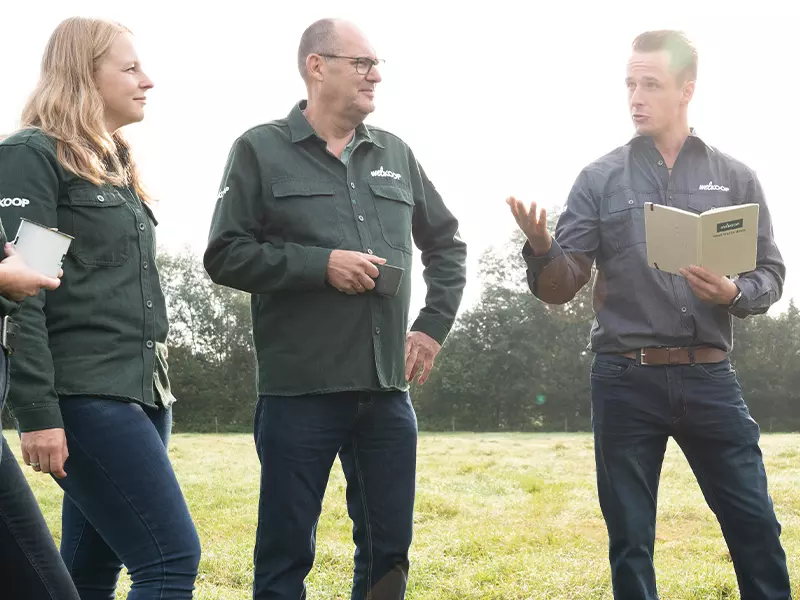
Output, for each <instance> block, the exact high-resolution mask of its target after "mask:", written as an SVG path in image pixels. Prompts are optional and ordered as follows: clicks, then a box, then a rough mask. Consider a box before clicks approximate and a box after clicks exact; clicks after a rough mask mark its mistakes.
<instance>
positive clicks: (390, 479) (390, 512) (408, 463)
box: [253, 392, 417, 600]
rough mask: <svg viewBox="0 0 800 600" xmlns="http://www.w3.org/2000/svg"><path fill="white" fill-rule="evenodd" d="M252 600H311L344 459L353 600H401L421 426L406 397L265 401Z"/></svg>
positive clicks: (259, 428)
mask: <svg viewBox="0 0 800 600" xmlns="http://www.w3.org/2000/svg"><path fill="white" fill-rule="evenodd" d="M255 441H256V450H257V451H258V456H259V459H260V460H261V496H260V499H259V507H258V531H257V533H256V546H255V552H254V562H255V580H254V584H253V598H254V600H303V599H305V597H306V586H305V578H306V576H307V575H308V573H309V571H310V570H311V567H312V565H313V563H314V553H315V545H316V529H317V522H318V520H319V516H320V511H321V510H322V500H323V496H324V494H325V488H326V486H327V483H328V477H329V475H330V471H331V467H332V466H333V463H334V460H335V459H336V455H337V454H338V455H339V459H340V460H341V463H342V470H343V471H344V475H345V478H346V480H347V510H348V513H349V515H350V518H351V520H352V521H353V541H354V542H355V545H356V551H355V573H354V577H353V588H352V595H351V598H352V600H402V598H404V597H405V591H406V581H407V579H408V570H409V561H408V549H409V547H410V546H411V537H412V527H413V519H414V518H413V512H414V492H415V479H416V460H417V418H416V415H415V413H414V409H413V407H412V406H411V400H410V398H409V396H408V394H407V393H405V392H380V393H360V392H352V393H341V394H326V395H318V396H300V397H277V396H262V397H260V398H259V400H258V405H257V407H256V415H255Z"/></svg>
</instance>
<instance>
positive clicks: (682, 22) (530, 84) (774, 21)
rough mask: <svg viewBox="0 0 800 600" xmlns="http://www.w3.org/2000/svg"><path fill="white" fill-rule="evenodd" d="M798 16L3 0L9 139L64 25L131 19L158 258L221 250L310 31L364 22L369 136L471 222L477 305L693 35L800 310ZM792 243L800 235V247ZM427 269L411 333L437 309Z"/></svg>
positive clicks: (678, 7)
mask: <svg viewBox="0 0 800 600" xmlns="http://www.w3.org/2000/svg"><path fill="white" fill-rule="evenodd" d="M792 5H793V3H791V2H785V3H780V2H778V1H775V0H761V1H760V2H746V3H745V2H741V3H737V2H735V1H727V2H718V1H711V0H702V1H699V0H693V1H689V2H687V1H684V0H682V1H673V2H631V1H620V0H607V1H606V2H560V3H550V2H549V3H546V5H545V6H546V7H547V8H546V9H545V10H546V11H548V12H545V11H544V10H542V9H540V8H530V6H540V4H534V3H523V2H505V1H500V0H497V1H493V2H482V3H481V4H480V5H475V6H476V7H477V6H480V8H476V9H468V8H465V5H464V3H458V4H456V3H453V4H452V5H451V7H445V3H444V2H442V1H441V0H440V1H439V2H431V1H430V0H428V1H425V2H423V1H419V0H405V1H404V2H375V1H373V2H362V1H355V0H353V1H349V2H345V1H341V2H336V1H332V0H328V1H319V0H306V1H304V2H290V1H284V2H252V1H251V2H242V1H238V0H225V1H224V2H213V3H207V4H205V6H203V5H202V4H201V2H177V1H169V2H167V1H166V0H161V1H159V2H154V1H152V0H141V1H139V2H124V3H123V2H114V1H109V0H106V1H98V0H60V1H58V2H52V1H48V2H13V1H11V0H8V1H3V2H2V7H0V23H2V35H1V36H0V48H2V51H0V75H1V76H2V93H0V132H10V131H12V130H13V129H14V128H16V127H17V125H18V118H19V114H20V111H21V108H22V105H23V103H24V101H25V99H26V97H27V95H28V94H29V93H30V91H31V90H32V89H33V87H34V85H35V83H36V80H37V78H38V71H39V62H40V59H41V55H42V51H43V50H44V46H45V44H46V42H47V38H48V37H49V35H50V33H51V32H52V30H53V28H54V27H55V26H56V25H57V24H58V23H59V22H60V21H61V20H62V19H63V18H66V17H68V16H75V15H80V16H98V17H104V18H110V19H115V20H118V21H121V22H122V23H124V24H125V25H127V26H128V27H130V28H131V29H133V31H134V33H135V34H136V40H137V42H136V43H137V48H138V51H139V54H140V57H141V58H142V61H143V67H144V69H145V71H146V72H147V73H148V74H149V75H150V76H151V78H152V79H153V80H154V82H155V84H156V86H155V88H154V89H153V90H151V92H150V93H149V94H148V99H149V101H148V105H147V109H146V110H147V117H146V119H145V121H144V122H143V123H141V124H137V125H134V126H131V127H129V128H128V131H127V135H128V137H129V139H130V140H131V142H132V143H133V145H134V151H135V153H136V157H137V160H138V162H139V164H140V167H141V169H142V171H143V174H144V176H145V179H146V184H147V185H148V187H149V188H150V190H151V191H152V192H153V193H154V195H155V196H156V197H157V198H159V199H160V204H159V206H158V209H157V213H158V216H159V219H160V223H161V224H160V226H159V228H158V235H159V243H160V244H161V245H163V246H165V247H167V248H170V249H176V250H177V249H180V248H181V247H183V246H185V245H188V246H189V247H191V248H192V249H193V250H194V251H195V252H197V253H198V254H199V253H201V252H202V251H203V249H204V247H205V241H206V235H207V232H208V225H209V221H210V218H211V214H212V211H213V208H214V202H215V199H216V195H217V191H218V186H219V182H220V179H221V176H222V170H223V166H224V163H225V159H226V156H227V153H228V150H229V148H230V145H231V143H232V142H233V140H234V139H235V138H236V137H237V136H238V135H240V134H241V133H242V132H243V131H244V130H246V129H248V128H249V127H251V126H253V125H256V124H258V123H263V122H265V121H269V120H272V119H275V118H280V117H283V116H285V115H286V114H287V113H288V112H289V110H290V109H291V107H292V105H293V103H294V102H296V101H297V100H300V99H301V98H303V97H304V92H305V89H304V87H303V84H302V80H301V79H300V76H299V74H298V73H297V70H296V66H295V63H296V58H295V57H296V49H297V43H298V41H299V38H300V35H301V33H302V31H303V29H304V28H305V27H306V26H307V25H308V24H310V23H311V22H312V21H314V20H316V19H318V18H321V17H329V16H334V17H343V18H347V19H351V20H353V21H355V22H356V23H357V24H359V25H360V26H361V27H362V29H363V30H364V31H365V32H366V33H367V35H368V37H369V38H370V40H371V42H372V45H373V46H374V47H375V48H376V51H377V52H378V55H379V56H380V57H382V58H384V59H385V60H386V64H385V66H384V68H383V69H382V75H383V82H382V83H381V84H380V85H379V86H378V92H377V96H376V105H377V110H376V112H375V113H374V114H373V115H371V116H370V118H369V119H368V121H367V122H368V123H373V124H376V125H380V126H381V127H384V128H386V129H388V130H390V131H392V132H394V133H395V134H397V135H399V136H400V137H402V138H403V139H404V140H405V141H406V142H408V143H409V144H410V145H411V147H412V148H413V149H414V152H415V153H416V155H417V157H418V159H419V160H420V162H421V163H422V165H423V166H424V167H425V170H426V171H427V173H428V174H429V176H430V177H431V179H432V180H433V182H434V183H435V185H436V187H437V189H438V190H439V191H440V193H441V194H442V195H443V197H444V199H445V201H446V202H447V204H448V205H449V206H450V207H451V209H452V210H453V211H454V213H455V214H456V216H457V217H458V218H459V220H460V221H461V231H462V235H463V237H464V238H465V240H466V241H467V243H468V246H469V255H470V259H469V281H470V283H469V284H468V288H467V292H466V297H465V303H464V305H463V306H462V308H466V307H467V306H469V305H470V304H471V303H472V302H474V301H475V300H476V299H477V296H478V294H479V292H480V289H479V285H478V280H477V259H478V257H479V255H480V254H481V252H482V251H483V250H484V249H485V248H486V247H487V246H489V245H491V244H496V243H502V242H503V241H504V240H505V239H506V238H507V237H508V235H509V234H510V233H511V231H512V230H513V227H514V223H513V219H512V217H511V215H510V213H509V212H508V207H507V206H506V205H505V203H504V199H505V197H506V196H507V195H509V194H515V195H517V196H518V197H520V198H522V199H524V200H526V201H530V200H534V199H536V200H537V201H539V202H541V203H543V204H544V205H546V206H561V205H562V204H563V202H564V201H565V199H566V195H567V192H568V190H569V188H570V186H571V185H572V183H573V181H574V179H575V177H576V176H577V174H578V172H579V171H580V169H581V168H582V167H584V166H585V165H586V164H587V163H589V162H591V161H592V160H594V159H595V158H597V157H599V156H601V155H603V154H605V153H606V152H608V151H610V150H612V149H613V148H614V147H616V146H618V145H621V144H623V143H625V142H626V141H627V140H628V139H629V138H630V136H631V135H632V134H633V129H632V126H631V123H630V120H629V118H628V111H627V105H626V90H625V85H624V76H625V64H626V60H627V58H628V55H629V49H630V43H631V41H632V39H633V38H634V37H635V36H636V34H638V33H640V32H641V31H644V30H646V29H656V28H676V29H683V30H684V31H686V32H687V34H688V35H689V36H690V37H691V38H692V39H693V40H694V42H695V43H696V45H697V46H698V51H699V54H700V67H699V77H698V85H697V91H696V94H695V99H694V101H693V102H692V105H691V109H690V121H691V125H692V126H693V127H695V128H696V129H697V131H698V134H700V135H701V136H702V137H703V138H704V139H705V140H706V141H707V142H708V143H710V144H712V145H715V146H717V147H718V148H720V149H721V150H722V151H724V152H727V153H728V154H731V155H732V156H734V157H736V158H738V159H740V160H742V161H744V162H745V163H747V164H748V165H749V166H750V167H751V168H753V169H754V170H755V171H756V172H757V174H758V175H759V177H760V179H761V182H762V184H763V187H764V190H765V192H766V196H767V202H768V204H769V207H770V209H771V212H772V215H773V219H774V223H775V225H774V226H775V235H776V238H777V242H778V245H779V247H780V249H781V251H782V253H783V256H784V259H785V260H786V262H787V265H788V276H787V281H786V291H785V294H784V300H783V301H782V302H781V303H780V304H779V305H778V307H777V308H778V309H781V308H783V307H784V306H785V304H786V302H787V300H788V298H789V297H790V296H794V297H795V298H797V299H798V300H800V274H798V273H797V271H795V269H794V267H795V266H797V265H800V235H798V234H797V233H796V231H797V228H796V226H795V225H793V222H794V218H796V217H797V216H798V212H797V210H796V208H795V207H796V204H797V202H798V191H800V183H799V182H798V180H797V179H796V178H795V177H794V175H796V174H797V172H798V164H799V161H798V158H800V149H798V140H800V121H799V120H798V118H797V115H798V101H799V98H800V84H798V77H797V75H796V71H797V65H798V63H799V62H800V60H798V59H800V50H799V49H798V48H799V47H800V45H799V44H800V42H798V36H797V23H798V19H800V17H799V16H798V14H797V13H798V9H797V8H793V7H792ZM793 232H794V233H793ZM420 273H421V264H420V263H419V260H418V259H417V262H416V264H415V272H414V281H415V292H414V305H413V306H412V319H413V316H414V313H415V312H416V310H418V309H419V307H420V306H421V303H422V300H423V298H424V285H423V282H422V279H421V277H420Z"/></svg>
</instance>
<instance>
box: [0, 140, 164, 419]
mask: <svg viewBox="0 0 800 600" xmlns="http://www.w3.org/2000/svg"><path fill="white" fill-rule="evenodd" d="M22 217H24V218H26V219H29V220H31V221H35V222H37V223H40V224H42V225H45V226H47V227H56V228H58V229H59V230H60V231H63V232H64V233H67V234H69V235H72V236H73V237H74V238H75V239H74V240H73V241H72V244H71V246H70V249H69V252H68V253H67V256H66V258H65V260H64V267H63V268H64V277H63V279H62V281H61V285H60V286H59V288H58V289H56V290H54V291H41V292H40V293H39V294H38V295H37V296H35V297H31V298H28V299H27V300H25V301H24V302H22V303H21V304H20V307H19V309H18V310H17V311H16V312H14V313H13V315H12V318H13V319H14V321H16V323H17V324H18V325H19V333H18V335H17V338H16V341H15V344H16V347H15V350H14V354H13V355H12V357H11V388H10V390H9V398H8V400H9V405H10V406H11V408H12V411H13V414H14V417H15V418H16V419H17V421H18V423H19V425H20V429H21V430H22V431H35V430H40V429H49V428H53V427H62V426H63V422H62V420H61V412H60V409H59V404H58V403H59V396H60V395H61V396H64V395H70V396H99V397H104V398H112V399H118V400H121V401H129V402H138V403H141V404H144V405H146V406H151V407H155V406H158V405H159V404H160V405H169V404H171V403H172V401H173V400H174V398H173V397H172V394H171V392H170V386H169V381H168V379H167V362H166V359H167V347H166V338H167V333H168V323H167V311H166V303H165V300H164V295H163V293H162V290H161V285H160V282H159V277H158V269H157V268H156V264H155V252H156V243H155V235H154V232H155V218H154V217H153V214H152V212H151V211H150V209H149V208H148V207H147V206H146V205H145V204H144V203H142V202H141V200H140V199H139V198H138V196H137V195H136V194H135V193H134V192H133V190H131V189H128V188H115V187H111V186H109V185H100V186H97V185H95V184H93V183H91V182H90V181H87V180H85V179H81V178H79V177H77V176H76V175H74V174H72V173H70V172H68V171H67V170H66V169H64V168H63V167H62V166H61V164H60V163H59V161H58V159H57V151H56V143H55V141H54V140H53V139H52V138H50V137H48V136H46V135H45V134H43V133H42V132H41V131H38V130H36V129H27V130H23V131H21V132H18V133H16V134H14V135H12V136H10V137H8V138H6V139H5V140H3V142H2V143H0V218H2V221H3V224H4V226H5V228H6V231H7V233H8V235H9V236H13V235H14V232H16V231H17V228H18V227H19V222H20V218H22Z"/></svg>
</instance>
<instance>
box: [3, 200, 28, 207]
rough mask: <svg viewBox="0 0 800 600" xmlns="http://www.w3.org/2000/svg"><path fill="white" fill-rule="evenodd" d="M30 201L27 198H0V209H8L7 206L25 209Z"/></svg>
mask: <svg viewBox="0 0 800 600" xmlns="http://www.w3.org/2000/svg"><path fill="white" fill-rule="evenodd" d="M30 203H31V201H30V200H28V199H27V198H2V199H0V207H2V208H8V207H9V206H19V207H21V208H25V207H26V206H28V204H30Z"/></svg>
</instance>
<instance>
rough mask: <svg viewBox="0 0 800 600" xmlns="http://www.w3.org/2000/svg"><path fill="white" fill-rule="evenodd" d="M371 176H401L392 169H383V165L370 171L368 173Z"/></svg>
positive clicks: (396, 177)
mask: <svg viewBox="0 0 800 600" xmlns="http://www.w3.org/2000/svg"><path fill="white" fill-rule="evenodd" d="M369 174H370V175H372V176H373V177H389V178H390V179H401V178H402V177H403V176H402V175H400V173H395V172H394V171H385V170H384V169H383V165H381V168H380V169H378V170H377V171H370V173H369Z"/></svg>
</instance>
